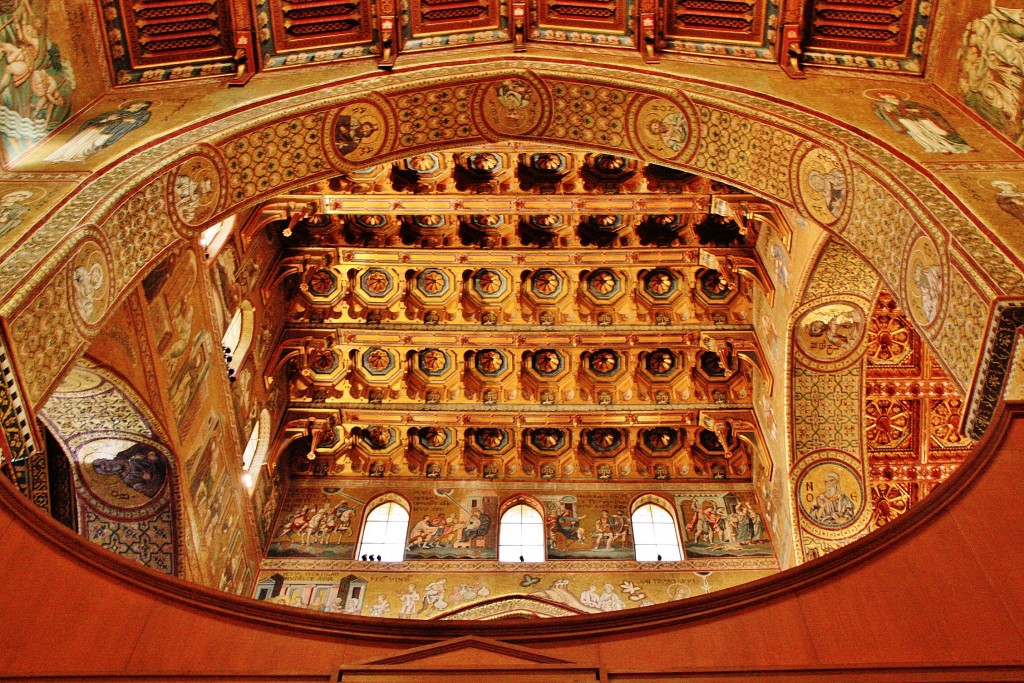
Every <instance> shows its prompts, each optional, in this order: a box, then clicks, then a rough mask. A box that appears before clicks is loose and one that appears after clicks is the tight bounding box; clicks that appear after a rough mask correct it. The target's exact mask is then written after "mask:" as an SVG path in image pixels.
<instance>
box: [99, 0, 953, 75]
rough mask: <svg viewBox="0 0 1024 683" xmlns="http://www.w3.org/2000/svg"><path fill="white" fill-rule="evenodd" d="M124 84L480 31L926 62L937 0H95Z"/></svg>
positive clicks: (670, 51) (508, 36)
mask: <svg viewBox="0 0 1024 683" xmlns="http://www.w3.org/2000/svg"><path fill="white" fill-rule="evenodd" d="M98 2H99V5H100V9H101V14H102V17H103V19H104V21H105V22H106V36H107V42H108V47H109V57H110V60H111V68H112V72H113V74H114V79H115V82H116V83H117V84H120V85H126V84H132V83H147V82H153V81H159V80H168V79H177V78H188V77H198V76H216V75H224V76H234V77H235V78H236V79H237V80H239V81H243V80H244V79H245V78H246V77H247V76H248V75H251V74H252V73H254V72H255V71H260V70H266V69H278V68H284V67H295V66H301V65H304V64H320V63H324V62H330V61H335V60H340V59H352V58H360V57H372V58H375V59H376V60H377V61H378V63H379V64H380V65H381V66H382V67H384V68H390V66H391V65H392V64H393V63H394V62H395V59H396V57H397V55H399V54H402V53H410V52H417V51H424V50H438V49H442V48H455V47H464V46H467V45H470V44H477V43H480V44H501V43H506V44H508V45H509V49H510V50H512V49H516V50H529V46H530V45H531V44H538V45H539V44H548V45H590V46H601V47H607V48H609V49H616V48H617V49H623V50H639V51H640V53H641V54H642V55H643V56H644V58H645V59H647V60H648V61H652V62H654V61H658V60H660V59H662V58H672V56H673V55H680V54H690V55H703V56H711V57H720V58H732V59H744V60H753V61H761V62H777V63H780V64H782V65H783V67H784V68H787V69H788V70H789V71H790V72H791V73H793V74H798V71H799V68H802V66H804V65H827V66H839V67H846V68H856V69H877V70H883V71H904V72H909V73H920V72H921V71H922V69H923V63H922V58H923V54H924V51H925V47H926V41H927V37H928V32H929V28H930V20H931V15H932V14H933V12H934V6H935V4H936V3H935V2H934V1H931V0H811V2H809V3H805V2H803V0H661V1H660V2H654V0H346V1H344V2H337V1H335V0H255V3H254V4H252V5H250V4H249V3H246V2H241V1H238V0H98Z"/></svg>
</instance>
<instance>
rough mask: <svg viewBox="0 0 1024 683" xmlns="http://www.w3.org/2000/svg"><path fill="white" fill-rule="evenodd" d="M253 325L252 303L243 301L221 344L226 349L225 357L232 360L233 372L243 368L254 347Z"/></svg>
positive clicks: (231, 367) (230, 366)
mask: <svg viewBox="0 0 1024 683" xmlns="http://www.w3.org/2000/svg"><path fill="white" fill-rule="evenodd" d="M253 323H254V316H253V307H252V303H250V302H249V301H243V302H242V303H241V304H240V305H239V306H238V309H237V310H236V311H235V315H234V316H232V318H231V323H230V324H229V325H228V329H227V330H226V331H225V332H224V338H223V339H221V342H220V343H221V346H223V347H224V354H225V356H227V357H229V358H230V359H231V360H229V361H228V368H229V369H231V370H237V369H238V368H239V367H241V365H242V361H244V360H245V354H247V353H248V352H249V347H250V346H251V345H252V335H253Z"/></svg>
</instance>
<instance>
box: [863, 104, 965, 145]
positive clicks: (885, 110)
mask: <svg viewBox="0 0 1024 683" xmlns="http://www.w3.org/2000/svg"><path fill="white" fill-rule="evenodd" d="M877 97H878V99H877V100H876V101H875V102H874V104H873V105H872V108H873V109H874V110H875V114H876V115H877V116H878V117H879V118H880V119H882V120H883V121H885V122H886V123H887V124H889V127H890V128H892V129H893V130H894V131H896V132H897V133H902V134H903V135H909V136H910V137H911V138H913V139H914V142H916V143H917V144H919V145H921V148H922V149H924V151H926V152H931V153H935V154H963V153H964V152H973V151H974V148H973V147H971V146H970V145H969V144H967V141H966V140H964V139H963V138H962V137H960V135H959V134H958V133H957V132H956V130H954V129H953V126H951V125H950V124H949V122H948V121H946V119H944V118H943V117H942V114H940V113H939V112H938V111H936V110H935V109H932V108H931V107H927V106H925V105H923V104H919V103H917V102H913V101H911V100H905V99H902V98H901V97H900V96H899V95H897V94H896V93H894V92H880V93H878V94H877Z"/></svg>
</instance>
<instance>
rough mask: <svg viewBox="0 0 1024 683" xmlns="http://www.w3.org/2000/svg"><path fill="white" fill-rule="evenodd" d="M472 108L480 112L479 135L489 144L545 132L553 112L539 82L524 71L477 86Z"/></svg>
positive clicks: (549, 96)
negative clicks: (481, 134) (510, 137)
mask: <svg viewBox="0 0 1024 683" xmlns="http://www.w3.org/2000/svg"><path fill="white" fill-rule="evenodd" d="M471 107H472V110H473V111H477V112H480V115H479V119H478V121H477V122H478V124H479V128H480V132H481V133H483V135H484V138H485V139H487V140H488V141H490V142H497V141H499V140H502V139H504V138H506V137H509V136H512V137H521V136H529V135H532V134H535V133H537V132H539V131H541V130H544V129H545V128H547V126H548V124H549V122H550V120H551V112H552V109H553V107H552V104H551V93H549V92H548V89H547V88H546V87H545V86H544V84H543V83H542V82H541V80H540V79H538V78H536V77H535V76H534V75H533V74H531V73H529V72H527V71H516V72H513V73H511V74H509V75H507V76H503V77H498V78H492V79H489V80H487V81H484V82H482V83H478V84H476V86H475V87H474V89H473V99H472V104H471Z"/></svg>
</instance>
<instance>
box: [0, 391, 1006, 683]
mask: <svg viewBox="0 0 1024 683" xmlns="http://www.w3.org/2000/svg"><path fill="white" fill-rule="evenodd" d="M1022 471H1024V404H1014V405H1012V406H1010V408H1009V409H1005V410H1003V411H1002V412H1001V413H1000V414H999V415H998V416H997V418H996V420H995V421H994V423H993V426H992V428H991V429H990V433H989V435H988V436H987V437H986V440H985V441H983V442H982V444H981V445H980V446H979V450H978V455H977V456H976V457H975V458H974V459H972V460H971V461H969V462H968V463H967V464H965V465H964V466H963V468H961V470H960V471H959V472H957V474H956V475H955V476H954V477H953V478H951V479H950V480H949V481H948V482H947V483H946V484H944V485H943V486H942V487H940V489H939V491H937V492H936V494H934V495H933V496H932V497H930V498H929V499H928V500H926V501H925V502H924V503H923V504H921V505H920V506H919V507H918V508H916V509H915V510H914V511H913V512H912V513H911V514H909V515H906V516H904V517H903V518H901V519H900V520H898V521H897V522H895V523H893V524H892V525H890V526H888V527H886V528H885V529H883V530H882V531H880V532H878V533H876V534H874V535H873V536H871V537H869V538H867V539H863V540H862V541H860V542H858V543H856V544H854V545H851V546H848V547H847V548H844V549H841V550H839V551H837V552H835V553H833V554H831V555H828V556H826V557H824V558H822V559H820V560H817V561H815V562H812V563H809V564H806V565H804V566H802V567H798V568H796V569H795V570H791V571H789V572H784V573H782V574H778V575H776V576H774V577H770V578H768V579H765V580H763V581H760V582H757V583H754V584H749V585H747V586H743V587H740V588H737V589H730V590H727V591H722V592H720V593H715V594H711V595H707V596H703V597H700V598H693V599H690V600H686V601H682V602H678V603H674V604H671V605H667V606H658V607H653V608H646V609H643V610H627V611H625V612H619V613H615V614H612V615H608V616H604V617H602V618H593V617H573V618H570V619H557V620H544V621H528V622H513V621H502V622H479V623H469V622H461V623H460V622H433V623H432V622H416V623H409V622H399V621H394V620H375V619H370V618H363V617H345V616H343V615H333V614H326V615H325V614H322V613H310V612H306V611H303V610H293V609H291V608H288V607H281V606H272V605H265V604H261V603H256V602H254V601H249V600H245V599H241V598H236V597H233V596H229V595H226V594H222V593H219V592H216V591H212V590H208V589H205V588H201V587H197V586H193V585H191V584H187V583H184V582H182V581H180V580H176V579H171V578H167V577H163V576H160V575H157V574H155V573H151V572H149V571H147V570H144V569H142V568H139V567H136V566H135V565H132V564H129V563H127V562H125V561H123V560H121V559H120V558H116V557H114V556H111V555H107V554H106V553H104V552H102V551H101V550H99V549H97V548H95V547H93V546H91V545H89V544H87V543H86V542H85V541H84V540H83V539H80V538H78V537H77V536H74V535H73V534H71V533H70V532H68V531H67V530H65V529H64V528H62V527H60V526H59V525H57V524H56V523H55V522H53V521H52V520H50V519H48V518H45V517H42V516H41V515H40V514H39V513H38V512H37V511H36V510H35V509H34V508H32V507H31V505H30V504H29V503H28V502H27V501H25V500H24V499H22V498H21V497H20V496H18V495H17V494H16V493H15V492H14V491H13V489H12V488H11V487H10V486H9V485H8V484H7V482H6V481H5V482H3V486H2V488H0V577H2V579H3V580H2V581H0V632H2V636H0V680H2V679H6V678H13V677H17V676H19V675H22V674H27V673H30V672H37V673H50V674H54V675H60V674H73V673H94V674H96V673H102V674H104V675H103V676H102V680H115V679H119V678H120V677H121V676H126V677H127V678H129V679H131V678H134V677H135V676H137V675H142V674H154V673H172V672H177V673H178V674H180V675H175V676H173V680H181V679H183V678H188V677H194V676H195V674H200V673H206V674H211V673H214V672H222V673H228V674H229V675H227V676H224V677H219V680H231V681H239V680H282V679H281V678H280V677H277V676H274V675H273V674H278V673H281V674H283V673H291V674H303V675H302V676H299V677H297V678H289V680H330V678H329V677H330V676H333V675H337V671H338V666H339V665H342V664H345V663H352V662H359V661H361V660H364V659H367V658H372V657H376V656H382V655H384V654H388V653H394V652H397V651H400V650H403V649H406V648H410V647H414V646H418V645H422V644H424V643H426V642H431V641H435V640H442V639H445V638H452V637H457V636H462V635H468V634H475V635H479V636H483V637H489V638H496V639H501V640H506V641H509V642H515V643H518V644H520V645H525V646H526V647H529V648H532V649H535V650H537V651H541V652H544V653H545V654H548V655H553V656H556V657H560V658H563V659H567V660H570V661H573V662H581V663H587V664H592V665H600V666H602V667H604V668H605V669H606V678H607V679H608V680H635V681H640V680H645V681H650V680H657V679H656V678H653V676H654V672H659V671H685V672H689V673H690V675H694V674H695V673H699V672H702V671H703V672H704V673H705V674H706V675H703V676H696V678H694V680H708V679H709V678H710V674H711V670H729V671H734V672H735V674H734V675H729V676H726V675H724V674H723V675H722V676H715V677H714V679H715V680H736V679H737V678H742V677H744V676H745V674H746V673H750V672H752V671H757V670H763V669H776V668H780V669H781V668H785V669H797V670H810V671H816V675H820V676H822V677H824V676H825V675H826V673H825V672H824V671H820V669H823V668H838V669H841V670H843V671H838V672H829V673H828V674H827V675H828V677H829V678H830V679H831V680H835V679H836V678H837V677H844V679H847V680H911V678H910V672H908V671H905V670H898V671H896V672H895V673H894V671H893V670H882V669H879V667H887V666H897V665H899V666H902V665H911V666H913V667H919V670H918V671H917V672H916V673H915V675H917V676H918V677H917V678H913V679H912V680H1022V679H1024V589H1022V588H1021V587H1022V586H1024V562H1022V560H1021V557H1024V531H1022V520H1021V514H1022V512H1024V494H1022V491H1024V484H1022V483H1021V482H1022V478H1021V472H1022ZM992 664H1000V665H1002V666H1001V667H998V668H988V669H985V668H973V669H971V667H984V666H985V665H992ZM934 666H938V667H939V668H938V669H934V668H933V669H928V668H927V667H934ZM965 666H966V667H968V668H967V669H964V668H953V667H965ZM631 670H632V671H639V672H648V673H646V674H639V675H634V676H627V675H625V673H626V672H628V671H631ZM185 672H190V673H189V674H187V675H186V673H185ZM118 674H120V676H119V675H118ZM245 674H251V675H250V676H246V675H245ZM788 675H789V674H784V673H782V672H777V673H776V675H775V676H773V677H772V678H773V680H792V679H790V678H788V677H787V676H788ZM422 676H426V674H422ZM929 676H931V677H930V678H929ZM498 678H505V679H507V680H514V677H511V676H504V677H502V676H499V677H498ZM38 680H45V679H38ZM65 680H66V679H65ZM163 680H168V678H163ZM207 680H210V679H209V678H207ZM393 680H395V679H393ZM402 680H408V679H402ZM419 680H422V678H420V679H419ZM452 680H454V679H452ZM474 680H476V679H474ZM759 680H765V678H764V676H763V675H762V676H761V678H760V679H759Z"/></svg>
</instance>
